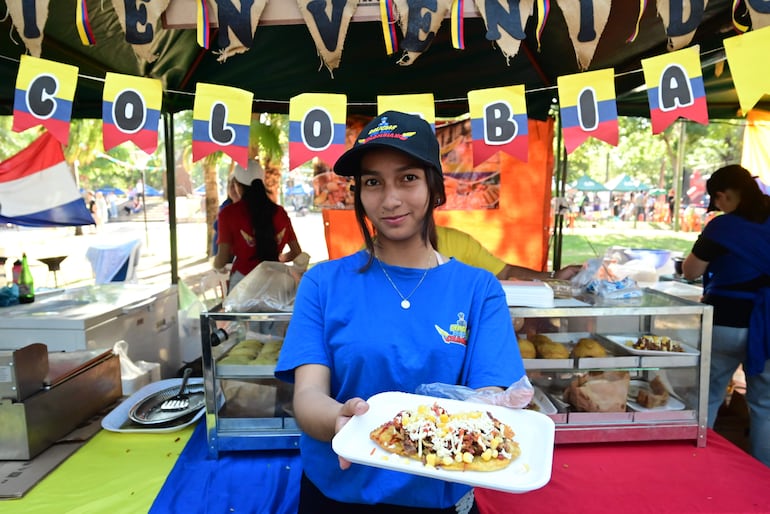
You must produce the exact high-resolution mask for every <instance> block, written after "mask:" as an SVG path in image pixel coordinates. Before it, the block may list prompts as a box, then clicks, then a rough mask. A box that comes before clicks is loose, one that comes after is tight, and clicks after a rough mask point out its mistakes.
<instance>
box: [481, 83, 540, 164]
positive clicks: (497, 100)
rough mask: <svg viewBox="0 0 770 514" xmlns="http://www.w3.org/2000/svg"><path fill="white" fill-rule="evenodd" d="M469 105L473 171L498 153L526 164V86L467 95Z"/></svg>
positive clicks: (527, 148) (487, 90)
mask: <svg viewBox="0 0 770 514" xmlns="http://www.w3.org/2000/svg"><path fill="white" fill-rule="evenodd" d="M468 105H469V107H470V114H471V135H472V136H473V167H474V168H475V167H476V166H478V165H479V164H481V163H482V162H484V161H486V160H487V159H489V158H490V157H492V156H493V155H494V154H496V153H497V152H498V151H503V152H505V153H507V154H509V155H511V156H513V157H516V158H517V159H519V160H520V161H523V162H527V160H528V158H529V130H528V122H527V105H526V102H525V99H524V86H523V85H522V86H508V87H496V88H492V89H479V90H476V91H468Z"/></svg>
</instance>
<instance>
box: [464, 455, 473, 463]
mask: <svg viewBox="0 0 770 514" xmlns="http://www.w3.org/2000/svg"><path fill="white" fill-rule="evenodd" d="M463 462H465V463H466V464H470V463H471V462H473V454H472V453H471V452H464V453H463Z"/></svg>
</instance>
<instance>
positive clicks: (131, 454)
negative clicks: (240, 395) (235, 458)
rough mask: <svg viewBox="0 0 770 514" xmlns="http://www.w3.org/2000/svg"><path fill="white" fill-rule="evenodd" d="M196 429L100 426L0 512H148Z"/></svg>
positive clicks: (2, 504) (1, 506) (3, 504)
mask: <svg viewBox="0 0 770 514" xmlns="http://www.w3.org/2000/svg"><path fill="white" fill-rule="evenodd" d="M193 428H194V426H190V427H187V428H184V429H183V430H180V431H178V432H169V433H152V434H136V433H116V432H108V431H106V430H101V431H100V432H99V433H97V434H96V435H95V436H94V437H93V438H92V439H91V440H90V441H88V443H86V444H85V445H84V446H83V447H82V448H80V449H79V450H78V451H76V452H75V453H74V454H73V455H72V456H71V457H70V458H68V459H67V460H65V461H64V462H63V463H62V464H61V465H60V466H59V467H58V468H57V469H55V470H54V471H53V472H52V473H51V474H49V475H48V476H47V477H45V478H44V479H43V480H42V481H41V482H40V483H38V484H37V485H36V486H35V487H33V488H32V489H31V490H30V491H29V492H28V493H27V494H26V495H25V496H24V497H23V498H21V499H18V500H3V501H0V512H2V513H3V514H15V513H19V514H22V513H23V514H37V513H39V514H52V513H56V514H68V513H69V514H75V513H77V514H90V513H94V514H123V513H125V514H139V513H142V512H147V511H148V510H149V509H150V506H151V505H152V502H153V500H155V497H156V496H157V494H158V491H159V490H160V488H161V487H162V486H163V483H164V482H165V480H166V477H167V476H168V474H169V472H170V471H171V468H173V467H174V464H175V463H176V460H177V458H178V457H179V454H180V453H182V450H183V449H184V447H185V445H186V444H187V441H188V439H189V438H190V436H191V435H192V432H193Z"/></svg>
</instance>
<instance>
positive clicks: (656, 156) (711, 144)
mask: <svg viewBox="0 0 770 514" xmlns="http://www.w3.org/2000/svg"><path fill="white" fill-rule="evenodd" d="M685 123H686V139H685V152H684V155H685V162H684V167H685V168H686V169H699V170H700V171H701V173H703V174H708V173H711V172H712V171H714V170H716V169H717V168H719V167H720V166H723V165H725V164H730V163H736V162H740V159H741V151H742V147H743V145H742V141H743V128H744V126H745V122H744V121H743V120H712V121H711V122H710V123H709V124H708V125H705V126H704V125H700V124H698V123H692V122H685ZM618 134H619V137H618V145H617V146H611V145H609V144H607V143H605V142H603V141H599V140H597V139H594V138H589V139H588V140H587V141H585V142H584V143H583V144H582V145H581V146H579V147H578V148H577V149H576V150H575V151H574V152H572V154H570V155H568V156H567V182H572V181H574V180H577V179H578V178H579V177H580V176H582V175H584V174H585V175H588V176H589V177H591V178H593V179H594V180H597V181H599V182H602V183H605V182H607V181H608V180H610V179H611V178H614V177H616V176H618V175H620V174H622V173H626V174H628V175H629V176H631V177H633V178H635V179H637V180H639V182H640V183H643V184H647V185H649V186H651V187H653V188H655V187H661V188H665V189H668V188H671V187H672V185H673V179H674V170H675V167H676V155H677V149H678V146H679V125H678V123H674V124H672V125H671V126H669V127H668V128H666V130H664V131H663V132H662V133H660V134H655V135H653V134H652V125H651V123H650V120H649V119H647V118H633V117H621V118H619V119H618Z"/></svg>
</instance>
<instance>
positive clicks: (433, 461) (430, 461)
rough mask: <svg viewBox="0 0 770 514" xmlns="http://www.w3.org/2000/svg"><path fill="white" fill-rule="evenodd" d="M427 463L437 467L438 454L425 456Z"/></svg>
mask: <svg viewBox="0 0 770 514" xmlns="http://www.w3.org/2000/svg"><path fill="white" fill-rule="evenodd" d="M425 465H426V466H430V467H432V468H434V467H436V455H434V454H432V453H431V454H428V455H426V456H425Z"/></svg>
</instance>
